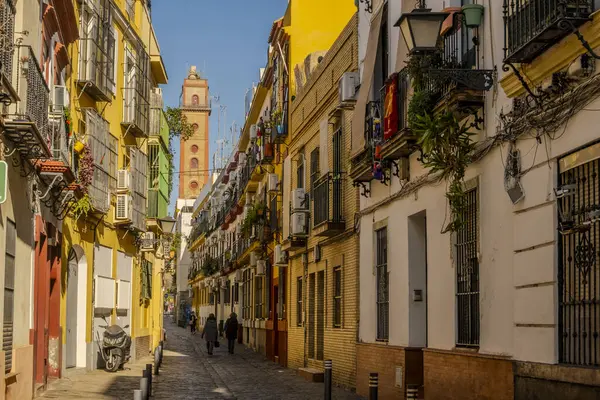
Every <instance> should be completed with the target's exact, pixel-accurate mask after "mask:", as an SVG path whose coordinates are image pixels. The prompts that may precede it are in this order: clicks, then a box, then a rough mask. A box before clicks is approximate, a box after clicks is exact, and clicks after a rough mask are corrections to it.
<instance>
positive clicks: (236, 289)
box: [233, 282, 240, 304]
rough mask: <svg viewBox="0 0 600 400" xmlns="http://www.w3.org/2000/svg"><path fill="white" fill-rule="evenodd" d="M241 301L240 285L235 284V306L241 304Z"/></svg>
mask: <svg viewBox="0 0 600 400" xmlns="http://www.w3.org/2000/svg"><path fill="white" fill-rule="evenodd" d="M239 301H240V284H239V283H237V282H236V283H235V285H234V286H233V302H234V303H235V304H237V303H239Z"/></svg>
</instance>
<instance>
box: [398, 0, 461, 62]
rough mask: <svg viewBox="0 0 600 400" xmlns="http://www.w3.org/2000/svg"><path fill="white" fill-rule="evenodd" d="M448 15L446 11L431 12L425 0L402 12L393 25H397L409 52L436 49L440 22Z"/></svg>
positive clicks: (440, 26)
mask: <svg viewBox="0 0 600 400" xmlns="http://www.w3.org/2000/svg"><path fill="white" fill-rule="evenodd" d="M448 15H450V14H449V13H446V12H431V9H428V8H426V6H425V0H421V1H420V2H419V7H418V8H415V9H414V10H412V11H411V12H409V13H403V14H402V15H401V16H400V19H399V20H398V22H396V24H395V25H394V26H399V27H400V31H401V32H402V36H403V37H404V41H405V42H406V46H407V47H408V52H409V54H415V53H424V52H432V51H436V50H438V43H439V40H440V33H441V31H442V24H443V23H444V21H445V20H446V18H447V17H448Z"/></svg>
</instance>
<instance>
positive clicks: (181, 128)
mask: <svg viewBox="0 0 600 400" xmlns="http://www.w3.org/2000/svg"><path fill="white" fill-rule="evenodd" d="M165 117H166V119H167V125H168V126H169V136H170V137H171V138H172V137H179V138H180V139H181V140H184V141H185V140H188V139H189V138H190V137H191V136H192V135H193V134H194V127H193V126H192V124H190V123H189V122H188V119H187V117H186V116H185V115H183V111H182V110H181V108H175V107H167V109H166V110H165Z"/></svg>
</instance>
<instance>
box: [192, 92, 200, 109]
mask: <svg viewBox="0 0 600 400" xmlns="http://www.w3.org/2000/svg"><path fill="white" fill-rule="evenodd" d="M199 101H200V99H199V98H198V95H197V94H195V95H193V96H192V105H193V106H197V105H198V103H199Z"/></svg>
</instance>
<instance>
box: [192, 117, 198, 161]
mask: <svg viewBox="0 0 600 400" xmlns="http://www.w3.org/2000/svg"><path fill="white" fill-rule="evenodd" d="M194 125H196V124H194ZM191 150H192V153H194V154H196V153H197V152H198V146H197V145H195V144H194V145H192V147H191Z"/></svg>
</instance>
